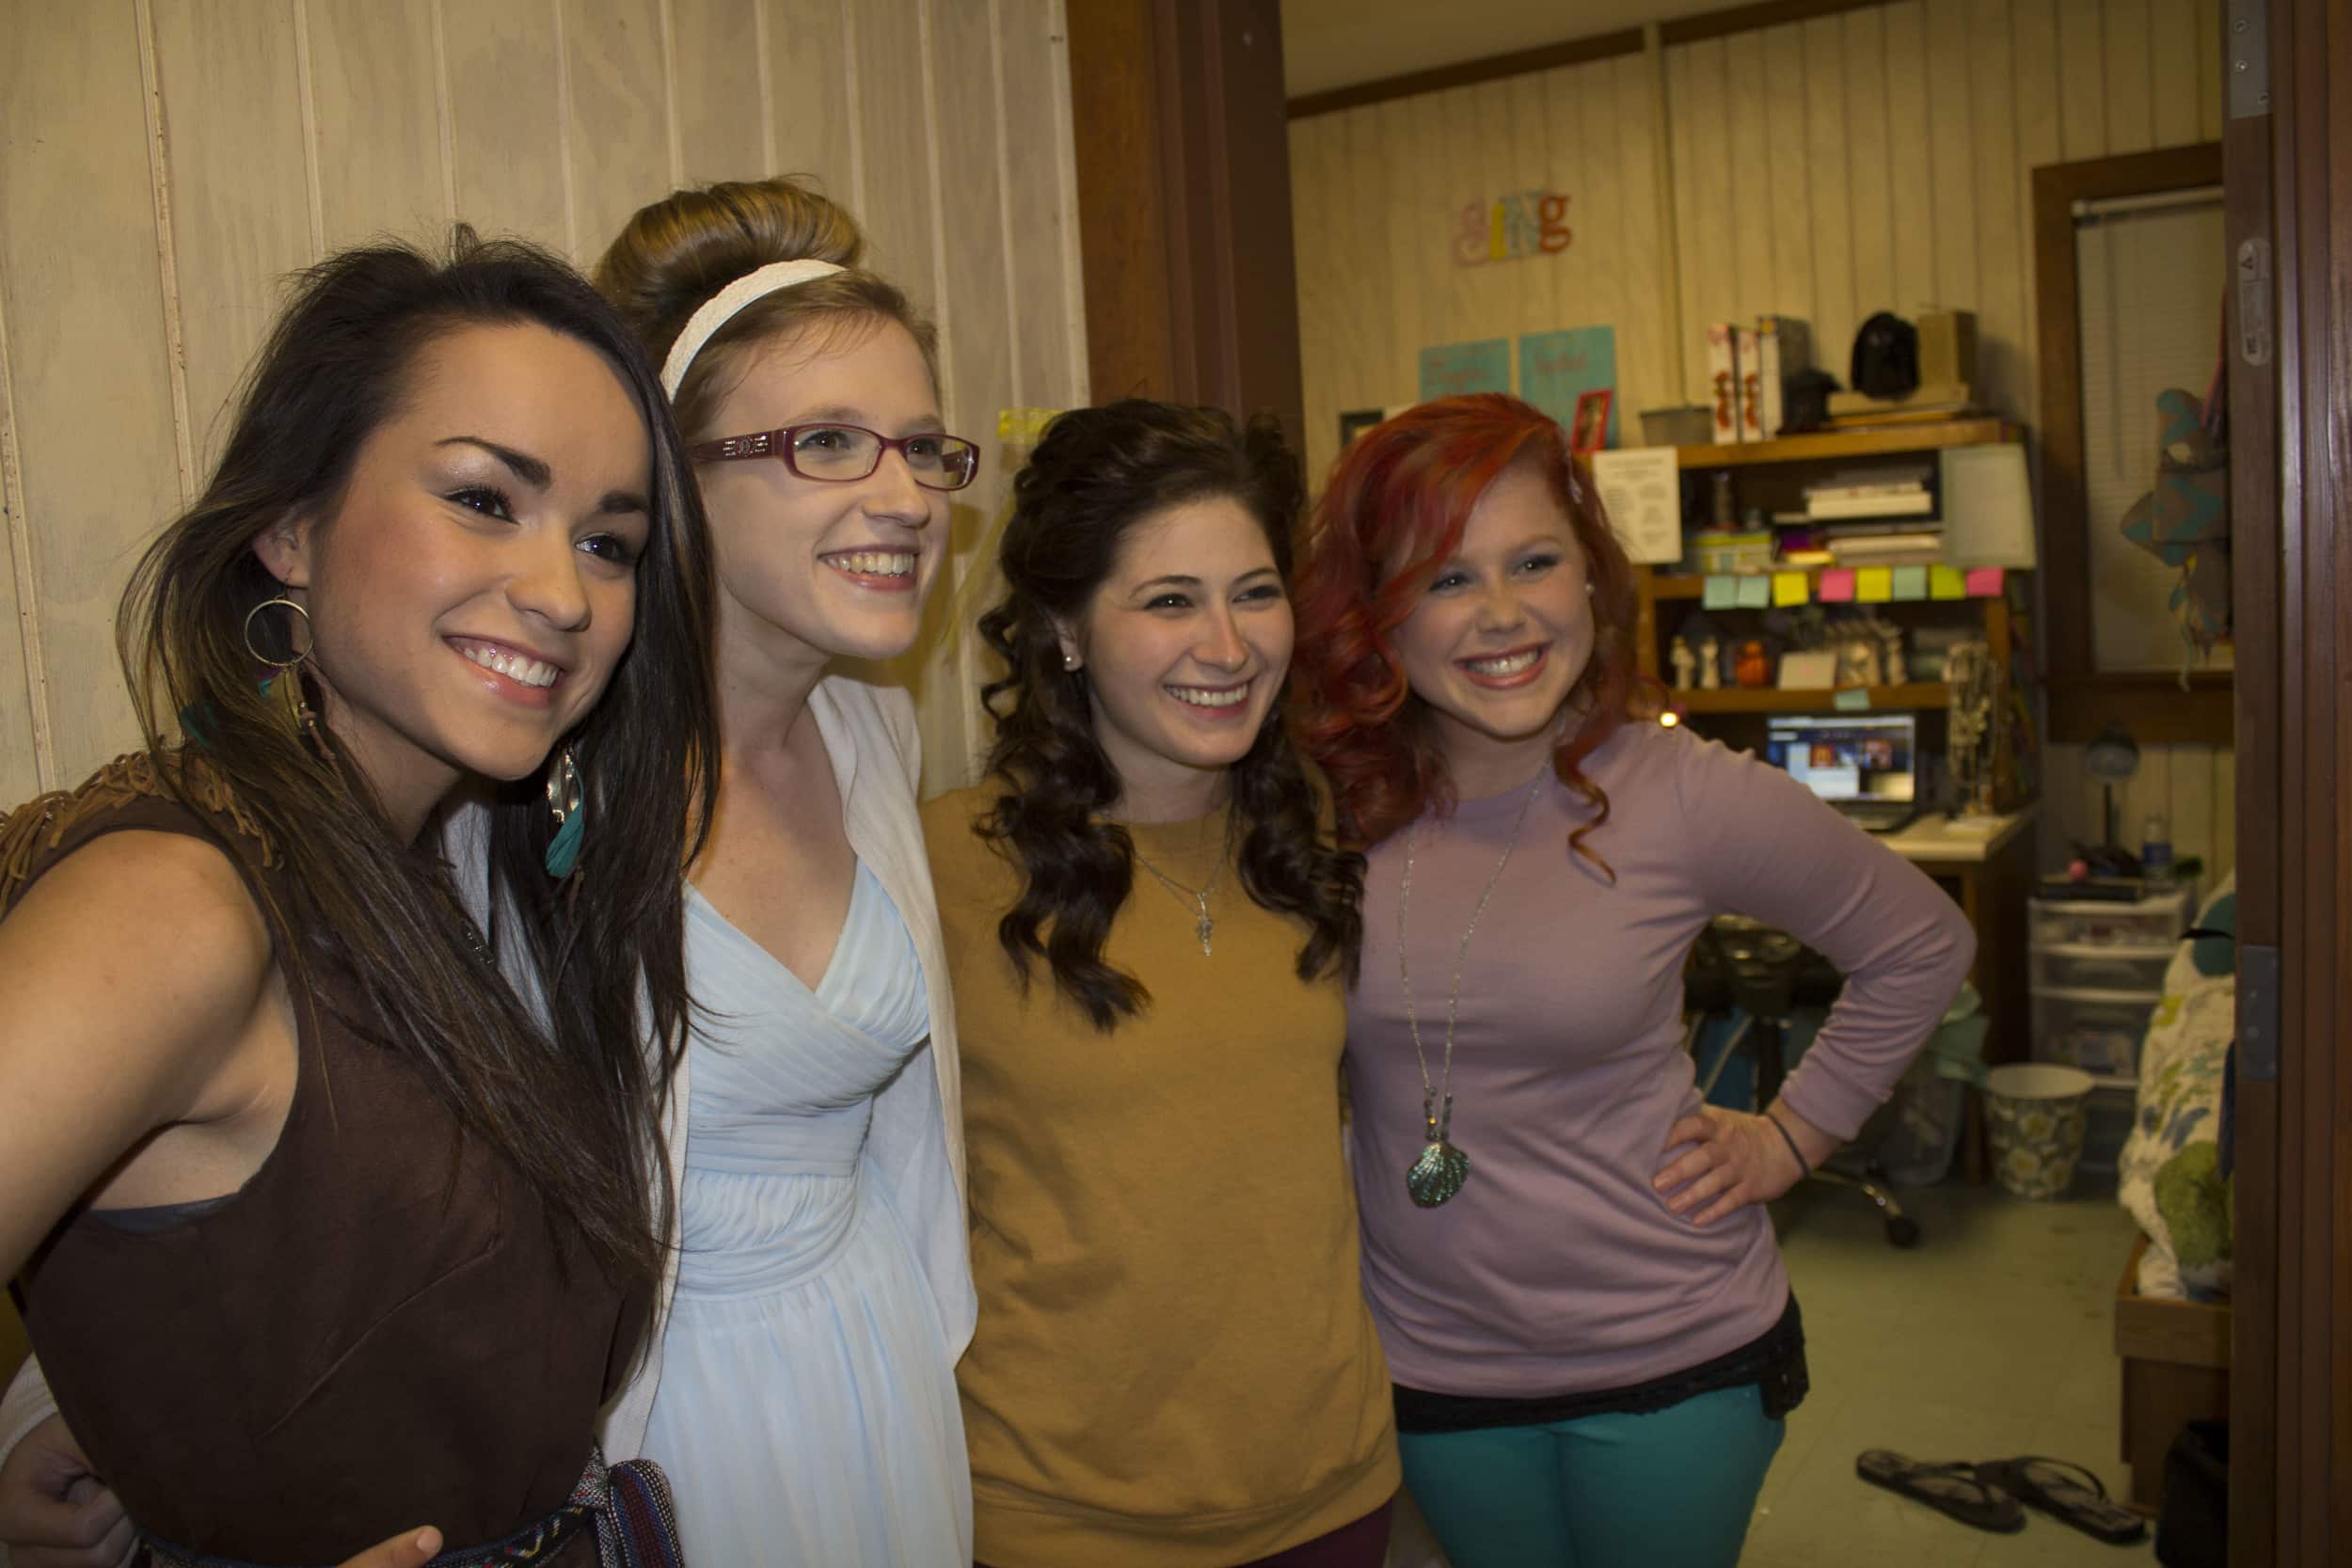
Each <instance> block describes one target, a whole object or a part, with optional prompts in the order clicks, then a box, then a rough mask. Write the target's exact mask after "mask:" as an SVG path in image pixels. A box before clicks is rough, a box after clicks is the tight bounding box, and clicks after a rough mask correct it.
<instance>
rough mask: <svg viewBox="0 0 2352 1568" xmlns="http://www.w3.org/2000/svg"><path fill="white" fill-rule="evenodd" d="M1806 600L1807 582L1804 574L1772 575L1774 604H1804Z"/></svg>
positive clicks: (1777, 573)
mask: <svg viewBox="0 0 2352 1568" xmlns="http://www.w3.org/2000/svg"><path fill="white" fill-rule="evenodd" d="M1804 600H1805V581H1804V573H1803V572H1774V573H1773V574H1772V603H1774V604H1776V605H1790V604H1803V603H1804Z"/></svg>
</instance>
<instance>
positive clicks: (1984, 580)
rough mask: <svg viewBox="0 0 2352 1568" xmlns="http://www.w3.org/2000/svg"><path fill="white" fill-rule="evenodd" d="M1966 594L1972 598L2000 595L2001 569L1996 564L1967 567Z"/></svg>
mask: <svg viewBox="0 0 2352 1568" xmlns="http://www.w3.org/2000/svg"><path fill="white" fill-rule="evenodd" d="M1968 596H1969V597H1970V598H1972V599H1997V598H1999V597H2000V596H2001V569H2000V568H1999V567H1998V566H1973V567H1971V568H1969V571H1968Z"/></svg>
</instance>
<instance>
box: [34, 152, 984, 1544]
mask: <svg viewBox="0 0 2352 1568" xmlns="http://www.w3.org/2000/svg"><path fill="white" fill-rule="evenodd" d="M860 249H861V241H860V237H859V234H858V231H857V228H856V225H855V224H854V223H853V222H852V221H851V219H850V216H849V214H846V213H844V212H843V211H842V210H841V209H840V208H838V207H836V206H834V204H833V203H832V202H830V201H827V200H826V199H824V198H821V197H818V196H816V195H813V194H811V193H809V192H807V191H805V190H803V189H802V188H800V187H799V186H797V185H795V184H793V183H792V182H789V181H769V182H760V183H739V184H723V185H714V186H711V187H709V188H708V189H706V190H700V191H681V192H678V193H677V194H675V195H674V196H672V197H670V198H668V199H666V200H663V201H660V202H657V203H655V204H653V205H652V206H649V207H646V208H644V210H643V211H641V212H639V213H638V214H636V215H635V216H634V217H633V218H631V219H630V220H629V223H628V227H627V228H625V229H624V230H622V232H621V234H620V236H619V238H617V239H616V240H614V241H613V243H612V247H611V248H610V249H609V250H608V251H607V252H606V253H605V256H604V259H603V261H601V262H600V263H599V264H598V267H597V270H596V283H597V285H598V287H599V288H600V289H602V290H603V292H604V293H605V294H606V295H607V297H608V298H610V299H611V300H612V302H613V303H614V304H615V305H616V306H618V307H619V309H620V311H621V314H622V315H623V317H624V318H626V319H627V321H628V325H629V326H630V327H631V328H632V329H634V330H635V332H636V333H637V335H638V336H639V338H640V340H641V341H643V343H644V346H645V348H646V350H647V351H648V356H649V357H650V358H651V359H652V360H653V361H654V362H655V363H656V364H659V365H661V366H662V377H661V379H662V387H663V389H664V390H665V391H666V392H668V393H669V395H670V397H671V400H672V405H673V409H674V411H675V416H676V423H677V428H678V430H679V431H680V432H681V433H682V434H683V435H684V436H685V439H686V441H687V443H688V446H689V456H690V457H691V460H692V462H693V463H694V465H695V473H696V477H697V479H698V480H699V482H700V485H701V490H702V494H703V498H704V502H705V507H706V510H707V514H708V517H709V523H710V535H711V553H712V561H713V566H714V577H715V587H716V590H717V592H716V614H715V617H714V620H715V636H714V641H715V648H714V658H713V665H714V668H715V673H716V686H717V708H718V714H719V731H720V735H719V738H720V768H719V784H718V792H717V802H718V803H717V806H716V809H715V810H714V811H713V812H712V814H711V816H710V820H709V822H708V823H707V832H706V833H705V836H704V838H703V840H702V842H703V845H704V848H703V850H702V852H701V853H700V854H699V855H698V856H697V857H696V858H695V859H694V861H693V862H692V863H691V864H690V865H689V866H688V867H687V889H686V895H685V928H686V932H685V934H686V940H685V964H686V978H687V989H688V992H689V994H691V997H692V1000H693V1003H694V1004H695V1006H694V1008H693V1010H692V1012H691V1015H690V1018H691V1035H690V1038H689V1042H688V1048H687V1052H686V1056H685V1059H684V1061H683V1062H682V1063H680V1064H679V1065H678V1067H677V1069H676V1071H675V1076H674V1077H673V1078H672V1079H671V1081H670V1082H671V1088H670V1090H669V1092H668V1097H667V1100H666V1101H665V1103H664V1107H663V1109H664V1113H665V1114H664V1118H663V1119H664V1134H665V1139H666V1147H667V1154H668V1158H669V1162H670V1183H671V1187H672V1189H673V1190H674V1191H675V1195H676V1203H675V1214H676V1215H677V1222H676V1230H677V1234H676V1236H675V1245H674V1246H673V1247H672V1248H671V1250H670V1253H669V1258H668V1266H667V1271H666V1273H665V1275H664V1277H663V1282H662V1291H661V1307H662V1314H663V1315H662V1319H661V1321H660V1330H659V1332H658V1334H657V1335H656V1336H654V1337H653V1338H651V1340H650V1342H649V1345H648V1348H647V1350H646V1352H645V1354H644V1359H643V1362H642V1364H641V1365H640V1366H639V1367H638V1368H637V1370H636V1373H635V1376H634V1379H633V1380H632V1381H631V1382H630V1384H629V1385H628V1387H627V1388H626V1389H625V1390H624V1391H623V1392H622V1393H621V1394H620V1396H619V1397H618V1398H616V1399H615V1400H614V1401H613V1402H612V1404H611V1405H610V1406H608V1407H607V1409H606V1412H605V1424H604V1433H603V1438H604V1445H603V1446H604V1452H605V1455H606V1457H607V1458H609V1459H612V1460H614V1461H619V1460H622V1459H627V1458H632V1457H637V1456H639V1455H643V1456H644V1457H647V1458H658V1459H659V1460H660V1463H661V1464H663V1465H664V1466H665V1467H666V1468H667V1469H668V1470H669V1473H670V1476H671V1478H672V1481H673V1488H674V1492H675V1499H676V1506H677V1513H678V1526H679V1534H680V1538H681V1541H682V1543H683V1544H684V1546H685V1549H686V1551H687V1553H688V1555H689V1558H690V1560H694V1561H699V1562H706V1563H723V1564H754V1563H767V1562H797V1563H809V1564H821V1565H822V1568H868V1565H870V1568H884V1565H888V1568H938V1565H957V1568H960V1565H963V1564H968V1563H969V1562H970V1561H971V1560H972V1488H971V1469H970V1464H969V1461H968V1459H967V1457H966V1452H965V1447H964V1436H963V1421H962V1416H961V1410H960V1408H959V1404H958V1399H957V1392H956V1385H955V1375H954V1368H955V1364H956V1360H957V1358H958V1357H959V1356H960V1355H961V1354H962V1352H963V1348H964V1346H965V1345H966V1344H967V1343H968V1342H969V1340H970V1339H971V1337H972V1326H973V1316H974V1305H973V1304H974V1297H973V1290H972V1277H971V1267H970V1263H969V1259H968V1253H967V1250H966V1244H965V1235H964V1215H963V1139H962V1130H961V1114H960V1101H961V1096H960V1093H959V1089H958V1076H957V1065H956V1049H955V1031H954V1013H953V1009H952V1006H950V1003H949V999H948V990H947V972H946V960H945V958H944V956H943V953H942V947H941V938H940V930H939V914H938V908H937V904H936V901H935V899H934V897H933V895H932V891H931V880H930V870H929V868H928V863H927V861H926V858H925V855H924V850H923V839H922V832H921V827H920V824H919V821H918V819H917V817H916V815H915V781H916V777H917V772H918V746H917V741H916V737H915V728H914V704H913V703H912V701H911V700H910V699H909V698H908V696H907V694H906V693H905V692H904V691H902V690H899V689H895V688H886V687H877V686H873V685H869V684H867V683H866V682H864V681H861V680H859V679H857V678H855V677H854V676H851V675H850V674H847V673H840V672H838V671H837V670H835V669H834V664H835V662H836V661H837V660H842V659H852V658H854V659H882V658H889V657H894V656H896V655H898V654H902V653H904V652H905V651H906V650H907V649H908V648H909V647H910V646H912V645H913V644H914V639H915V634H916V631H917V629H918V627H919V625H920V622H921V617H922V606H923V599H924V595H925V594H926V592H927V591H928V590H929V588H930V584H931V582H932V580H933V578H935V576H936V574H937V571H938V565H939V560H940V557H941V555H942V554H943V553H944V552H945V550H946V546H947V538H946V533H947V496H948V494H949V493H950V492H952V491H954V490H958V489H961V487H963V486H964V485H966V484H968V483H971V481H972V478H973V476H974V474H975V472H976V471H977V459H978V455H979V454H978V449H977V448H976V447H975V446H974V445H973V444H972V443H971V442H969V441H966V440H962V439H961V438H959V437H957V436H951V435H948V434H947V433H946V431H945V430H944V429H943V428H942V421H941V419H940V414H939V392H938V379H937V373H936V368H935V364H934V358H933V355H934V343H935V334H934V332H933V329H932V328H931V326H930V324H928V323H926V322H924V321H923V320H922V319H921V318H920V317H919V316H917V315H916V314H915V313H914V310H913V309H912V308H911V307H910V306H909V305H908V303H907V300H906V298H905V296H904V295H903V294H901V293H899V292H898V290H897V289H896V288H894V287H893V286H892V285H890V284H889V283H887V282H885V281H883V280H882V279H881V278H879V277H875V276H874V275H872V274H871V273H867V272H865V271H863V270H861V269H860V268H859V267H858V265H857V261H858V256H859V252H860ZM447 849H448V852H449V854H450V858H451V860H452V861H453V863H454V865H455V866H456V867H457V869H458V871H459V873H460V878H461V880H462V881H464V882H465V883H466V884H467V885H468V887H469V890H470V896H471V897H472V899H473V900H474V902H475V903H476V904H477V905H479V903H480V901H481V899H482V897H483V893H482V889H483V887H484V885H485V864H486V857H487V855H488V852H489V851H488V840H487V833H486V827H485V824H484V823H483V821H482V818H481V816H480V815H479V814H478V813H477V814H473V815H463V814H461V816H459V817H458V818H457V819H456V821H455V822H454V823H453V828H452V830H451V834H450V838H449V841H448V844H447ZM612 886H613V884H612V883H611V882H609V881H607V882H604V883H601V884H599V883H596V882H595V881H594V880H593V879H592V880H591V881H589V882H588V883H587V884H586V885H583V886H582V887H580V889H579V890H578V893H577V895H578V896H579V897H580V898H594V897H597V896H599V895H609V894H610V893H611V892H612ZM510 977H511V978H513V979H515V980H516V982H517V983H518V984H519V985H522V986H525V987H530V988H536V987H538V986H539V985H540V984H541V976H540V975H539V974H537V973H536V972H533V973H531V974H516V975H513V976H510ZM577 983H580V984H586V983H587V982H586V981H585V980H581V981H580V982H577ZM526 994H530V992H528V991H527V992H526ZM40 1393H41V1391H40V1389H39V1387H38V1386H37V1385H36V1383H35V1380H34V1378H33V1377H29V1376H28V1377H27V1378H25V1379H21V1380H20V1387H19V1388H17V1389H15V1390H13V1391H12V1392H11V1394H10V1397H9V1400H8V1401H7V1402H0V1533H5V1536H6V1540H5V1541H0V1546H5V1547H8V1548H14V1549H16V1550H18V1551H19V1552H20V1553H23V1554H25V1555H28V1556H29V1555H30V1553H31V1552H33V1551H48V1550H51V1549H52V1548H54V1547H56V1546H59V1545H62V1544H65V1543H66V1542H68V1541H72V1542H76V1543H78V1542H83V1541H88V1540H96V1539H97V1538H98V1537H99V1536H100V1535H101V1534H102V1533H103V1531H104V1529H105V1528H106V1527H107V1526H108V1525H109V1524H111V1523H113V1522H114V1521H115V1520H116V1519H119V1514H120V1510H119V1507H118V1506H116V1505H115V1504H114V1503H113V1501H112V1499H111V1498H108V1497H104V1496H103V1494H97V1495H92V1494H94V1493H96V1484H95V1480H94V1479H93V1480H91V1481H76V1480H75V1479H74V1478H78V1477H80V1476H81V1475H83V1474H84V1473H85V1472H87V1461H85V1460H83V1459H82V1458H81V1456H80V1450H79V1449H78V1448H77V1447H76V1446H75V1445H74V1443H73V1440H72V1436H71V1434H69V1433H65V1432H64V1431H63V1429H62V1426H61V1425H60V1424H59V1423H56V1422H54V1421H52V1422H50V1423H48V1426H47V1428H46V1429H45V1430H44V1431H43V1433H41V1435H40V1436H39V1437H37V1438H35V1439H32V1440H29V1441H26V1442H24V1451H23V1452H22V1453H19V1454H16V1455H14V1456H13V1457H12V1456H11V1454H10V1452H9V1450H10V1449H12V1448H13V1447H14V1446H15V1445H16V1443H17V1441H18V1439H19V1438H20V1437H21V1436H23V1434H24V1432H25V1430H26V1429H27V1428H28V1427H30V1426H31V1425H32V1424H33V1423H34V1422H35V1421H36V1420H38V1418H40V1415H41V1414H43V1413H44V1410H45V1402H44V1401H43V1400H42V1399H41V1398H40ZM20 1411H23V1412H25V1413H26V1414H24V1416H23V1418H19V1416H18V1413H19V1412H20ZM36 1450H38V1451H36ZM697 1467H700V1473H699V1474H691V1475H690V1474H689V1472H690V1471H691V1470H694V1469H696V1468H697ZM43 1476H46V1477H49V1478H51V1481H49V1482H46V1483H44V1482H43V1481H42V1480H41V1479H40V1478H41V1477H43ZM4 1560H5V1552H4V1551H0V1561H4ZM48 1560H61V1559H48ZM76 1560H84V1559H79V1558H77V1559H76ZM87 1560H106V1561H110V1560H112V1558H111V1555H109V1554H108V1552H107V1551H106V1550H103V1549H102V1551H101V1552H100V1553H99V1554H97V1555H96V1556H95V1557H93V1558H90V1559H87Z"/></svg>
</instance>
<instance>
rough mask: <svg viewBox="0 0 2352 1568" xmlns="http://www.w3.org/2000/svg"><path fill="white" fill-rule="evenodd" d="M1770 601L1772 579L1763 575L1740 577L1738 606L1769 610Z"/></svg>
mask: <svg viewBox="0 0 2352 1568" xmlns="http://www.w3.org/2000/svg"><path fill="white" fill-rule="evenodd" d="M1771 608H1772V578H1765V577H1751V578H1740V609H1741V610H1769V609H1771Z"/></svg>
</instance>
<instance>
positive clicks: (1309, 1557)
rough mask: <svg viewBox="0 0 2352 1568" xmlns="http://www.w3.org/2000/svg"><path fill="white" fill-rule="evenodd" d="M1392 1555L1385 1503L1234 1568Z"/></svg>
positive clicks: (1356, 1561) (1341, 1563)
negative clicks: (1353, 1519)
mask: <svg viewBox="0 0 2352 1568" xmlns="http://www.w3.org/2000/svg"><path fill="white" fill-rule="evenodd" d="M1388 1553H1389V1505H1388V1504H1387V1503H1382V1504H1381V1505H1380V1506H1379V1507H1378V1508H1375V1509H1374V1510H1373V1511H1372V1512H1371V1513H1367V1514H1365V1515H1364V1516H1363V1517H1362V1518H1360V1519H1359V1520H1357V1521H1356V1522H1355V1523H1354V1524H1352V1525H1342V1526H1341V1527H1340V1528H1337V1529H1335V1530H1333V1531H1331V1532H1330V1533H1329V1534H1328V1535H1318V1536H1316V1537H1315V1538H1314V1539H1313V1540H1312V1541H1301V1542H1300V1543H1299V1544H1297V1545H1295V1546H1292V1547H1289V1548H1287V1549H1285V1550H1283V1551H1279V1552H1277V1553H1275V1554H1274V1555H1273V1556H1272V1557H1261V1558H1252V1559H1251V1560H1249V1561H1248V1562H1242V1563H1236V1564H1235V1565H1234V1568H1380V1562H1381V1560H1382V1559H1383V1558H1385V1557H1387V1556H1388ZM973 1568H988V1564H987V1563H984V1562H979V1563H974V1564H973Z"/></svg>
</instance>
